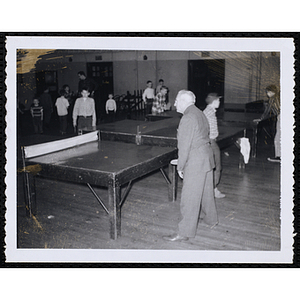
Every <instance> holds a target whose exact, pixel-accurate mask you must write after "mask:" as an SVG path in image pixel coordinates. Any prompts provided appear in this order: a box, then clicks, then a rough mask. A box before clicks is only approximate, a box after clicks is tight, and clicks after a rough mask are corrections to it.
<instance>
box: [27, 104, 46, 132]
mask: <svg viewBox="0 0 300 300" xmlns="http://www.w3.org/2000/svg"><path fill="white" fill-rule="evenodd" d="M39 104H40V102H39V100H38V99H33V105H32V106H31V108H30V112H31V116H32V121H33V127H34V132H35V133H43V107H42V106H40V105H39Z"/></svg>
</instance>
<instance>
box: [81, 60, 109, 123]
mask: <svg viewBox="0 0 300 300" xmlns="http://www.w3.org/2000/svg"><path fill="white" fill-rule="evenodd" d="M86 68H87V77H89V78H93V80H94V81H95V82H96V83H97V84H98V89H97V91H95V95H94V98H95V103H96V111H97V118H98V119H100V120H102V119H103V118H104V117H105V103H106V100H107V99H108V94H109V93H112V94H113V93H114V84H113V63H112V62H92V63H87V66H86Z"/></svg>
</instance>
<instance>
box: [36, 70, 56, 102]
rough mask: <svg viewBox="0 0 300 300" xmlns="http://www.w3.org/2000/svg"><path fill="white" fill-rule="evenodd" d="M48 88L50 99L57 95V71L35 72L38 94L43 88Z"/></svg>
mask: <svg viewBox="0 0 300 300" xmlns="http://www.w3.org/2000/svg"><path fill="white" fill-rule="evenodd" d="M45 88H48V89H49V94H50V95H51V98H52V101H54V100H56V98H57V97H58V82H57V71H41V72H37V73H36V92H37V96H40V95H41V94H42V93H43V92H44V89H45Z"/></svg>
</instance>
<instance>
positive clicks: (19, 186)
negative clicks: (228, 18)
mask: <svg viewBox="0 0 300 300" xmlns="http://www.w3.org/2000/svg"><path fill="white" fill-rule="evenodd" d="M6 50H7V57H6V60H7V69H6V73H7V81H6V85H7V92H6V97H7V105H6V110H7V117H6V122H7V128H6V135H7V144H6V145H7V153H6V156H7V166H6V171H7V180H6V184H7V191H6V193H7V194H6V196H7V203H6V207H7V212H6V220H7V223H6V227H5V230H6V240H5V242H6V253H5V255H6V259H7V261H8V262H46V263H47V262H69V263H72V262H89V263H105V262H118V263H122V262H141V263H258V264H260V263H277V264H278V263H291V262H292V260H293V242H294V241H293V231H294V229H293V197H294V195H293V184H294V182H293V171H294V169H293V159H294V157H293V147H294V146H293V135H294V132H293V126H294V118H293V111H294V107H293V100H294V92H293V88H294V85H295V82H294V77H293V76H294V50H295V49H294V44H293V39H292V38H275V37H269V38H253V37H251V38H246V37H245V38H230V37H226V38H200V37H198V38H191V37H189V38H183V37H74V36H66V37H62V36H60V37H58V36H56V37H54V36H9V37H7V41H6Z"/></svg>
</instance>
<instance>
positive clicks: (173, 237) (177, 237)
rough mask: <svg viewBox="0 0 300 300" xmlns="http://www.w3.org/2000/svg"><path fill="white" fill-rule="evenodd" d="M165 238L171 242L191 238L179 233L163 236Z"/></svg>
mask: <svg viewBox="0 0 300 300" xmlns="http://www.w3.org/2000/svg"><path fill="white" fill-rule="evenodd" d="M163 239H164V240H166V241H169V242H177V241H178V242H180V241H187V240H188V239H189V238H188V237H186V236H181V235H179V234H177V233H175V234H171V235H167V236H163Z"/></svg>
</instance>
